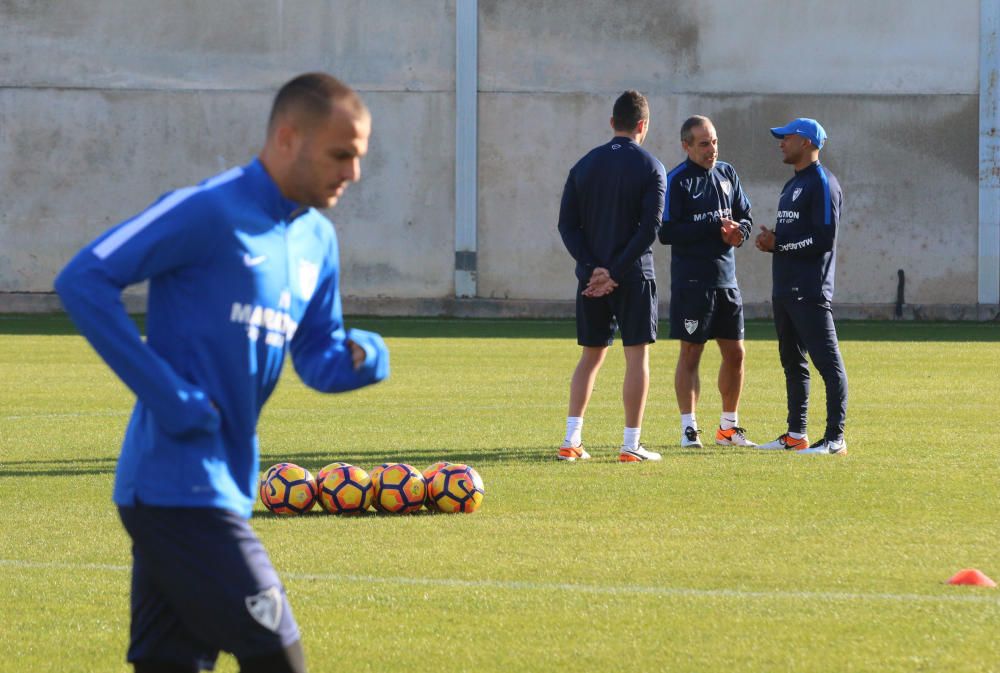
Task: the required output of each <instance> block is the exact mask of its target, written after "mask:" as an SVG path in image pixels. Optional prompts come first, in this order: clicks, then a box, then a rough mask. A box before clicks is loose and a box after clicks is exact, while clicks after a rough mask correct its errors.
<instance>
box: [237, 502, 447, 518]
mask: <svg viewBox="0 0 1000 673" xmlns="http://www.w3.org/2000/svg"><path fill="white" fill-rule="evenodd" d="M411 516H448V515H447V514H443V513H441V512H433V511H431V510H429V509H418V510H417V511H416V512H410V513H409V514H389V513H388V512H385V513H383V512H377V511H375V510H374V509H368V510H365V511H364V512H362V513H361V514H329V513H328V512H327V511H326V510H324V509H322V508H321V507H320V506H319V505H316V506H315V507H313V508H312V509H311V510H309V511H308V512H306V513H305V514H298V515H292V516H288V515H284V514H275V513H274V512H270V511H268V510H266V509H259V510H254V513H253V518H255V519H282V520H288V519H310V518H313V517H322V518H326V517H329V518H331V519H338V520H341V521H363V520H365V519H376V518H378V519H399V518H404V517H411Z"/></svg>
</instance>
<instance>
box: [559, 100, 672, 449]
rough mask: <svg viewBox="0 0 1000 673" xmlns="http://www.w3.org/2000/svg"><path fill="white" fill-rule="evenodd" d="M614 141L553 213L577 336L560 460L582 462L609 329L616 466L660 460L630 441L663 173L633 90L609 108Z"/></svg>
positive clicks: (569, 185)
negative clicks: (571, 268)
mask: <svg viewBox="0 0 1000 673" xmlns="http://www.w3.org/2000/svg"><path fill="white" fill-rule="evenodd" d="M611 128H612V130H613V131H614V137H613V138H612V139H611V140H610V141H608V142H607V143H605V144H603V145H601V146H600V147H596V148H594V149H593V150H591V151H590V152H588V153H587V155H586V156H584V157H583V158H582V159H580V161H578V162H577V163H576V165H575V166H573V168H572V169H571V170H570V172H569V177H568V178H567V179H566V186H565V188H564V190H563V195H562V204H561V206H560V209H559V234H560V235H561V236H562V240H563V243H564V244H565V245H566V249H567V250H569V253H570V255H572V256H573V259H574V260H576V277H577V281H578V287H577V293H576V335H577V343H579V344H580V346H582V347H583V351H582V354H581V356H580V361H579V363H578V364H577V366H576V370H575V371H574V373H573V378H572V381H571V383H570V394H569V414H568V416H567V418H566V436H565V439H564V440H563V443H562V446H561V447H560V448H559V454H558V458H559V459H560V460H566V461H574V460H585V459H587V458H590V454H588V453H587V451H586V450H585V449H584V448H583V440H582V431H583V416H584V413H585V412H586V410H587V403H588V402H589V401H590V395H591V392H592V391H593V389H594V380H595V379H596V377H597V372H598V371H599V370H600V368H601V365H602V364H603V363H604V357H605V356H606V355H607V352H608V346H610V345H611V343H612V342H613V341H614V334H615V331H616V330H619V331H620V332H621V338H622V345H623V346H624V347H625V381H624V384H623V386H622V400H623V403H624V406H625V431H624V438H623V441H622V447H621V450H620V451H619V454H618V460H620V461H622V462H638V461H644V460H660V457H661V456H660V454H659V453H656V452H655V451H648V450H647V449H645V448H644V447H643V446H642V445H641V444H640V443H639V435H640V432H641V430H642V415H643V411H644V410H645V407H646V395H647V394H648V392H649V344H651V343H653V342H654V341H656V311H657V307H656V280H655V275H654V273H653V251H652V249H651V247H650V246H651V245H652V244H653V241H655V240H656V232H657V230H658V229H659V228H660V218H661V217H662V215H663V192H664V189H665V187H664V178H665V176H664V170H663V164H661V163H660V162H659V161H658V160H657V159H656V158H655V157H654V156H653V155H652V154H650V153H649V152H647V151H646V150H644V149H643V148H642V147H641V145H642V141H643V140H644V139H645V137H646V132H647V131H648V130H649V103H648V102H647V101H646V97H645V96H643V95H642V94H640V93H639V92H638V91H626V92H625V93H623V94H622V95H621V96H619V97H618V99H617V100H616V101H615V104H614V108H613V110H612V116H611Z"/></svg>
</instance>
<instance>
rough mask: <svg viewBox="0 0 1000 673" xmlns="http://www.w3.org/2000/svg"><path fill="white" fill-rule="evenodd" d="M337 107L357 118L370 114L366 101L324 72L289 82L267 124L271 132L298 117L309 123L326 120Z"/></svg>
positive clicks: (277, 97)
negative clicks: (278, 123) (277, 123)
mask: <svg viewBox="0 0 1000 673" xmlns="http://www.w3.org/2000/svg"><path fill="white" fill-rule="evenodd" d="M334 105H343V106H345V107H346V108H347V109H349V110H351V111H352V112H354V113H356V114H357V115H358V116H363V115H367V114H368V108H367V107H365V104H364V101H362V100H361V97H360V96H359V95H358V94H357V93H356V92H355V91H354V89H352V88H351V87H349V86H347V85H346V84H344V83H343V82H341V81H340V80H339V79H337V78H336V77H334V76H332V75H328V74H326V73H324V72H307V73H305V74H304V75H299V76H298V77H296V78H294V79H292V80H290V81H288V82H286V83H285V84H284V86H282V87H281V88H280V89H279V90H278V93H277V94H276V95H275V97H274V103H273V104H272V105H271V115H270V117H269V118H268V120H267V128H268V131H270V130H271V129H273V128H274V124H275V121H276V120H277V119H279V118H281V117H283V116H285V115H287V114H290V113H295V114H300V115H302V116H303V117H305V119H306V120H308V121H311V120H314V119H320V118H325V117H326V116H327V115H329V114H330V112H331V111H332V110H333V107H334Z"/></svg>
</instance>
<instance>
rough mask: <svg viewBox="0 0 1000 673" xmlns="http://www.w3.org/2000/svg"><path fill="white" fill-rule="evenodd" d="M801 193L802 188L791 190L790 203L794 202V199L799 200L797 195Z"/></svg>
mask: <svg viewBox="0 0 1000 673" xmlns="http://www.w3.org/2000/svg"><path fill="white" fill-rule="evenodd" d="M801 193H802V188H801V187H796V188H795V189H793V190H792V201H795V199H797V198H799V195H800V194H801Z"/></svg>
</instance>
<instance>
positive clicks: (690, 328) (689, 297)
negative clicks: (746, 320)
mask: <svg viewBox="0 0 1000 673" xmlns="http://www.w3.org/2000/svg"><path fill="white" fill-rule="evenodd" d="M670 338H671V339H680V340H681V341H687V342H690V343H695V344H703V343H705V342H706V341H708V340H709V339H733V340H735V341H739V340H741V339H743V297H742V296H741V295H740V291H739V288H735V287H719V288H680V289H675V290H673V292H671V294H670Z"/></svg>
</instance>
